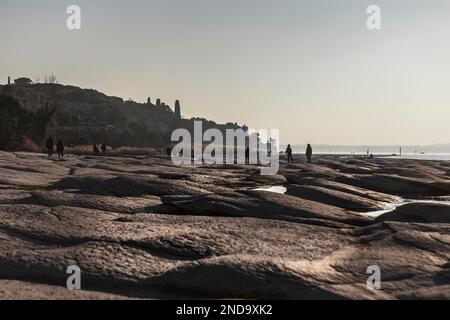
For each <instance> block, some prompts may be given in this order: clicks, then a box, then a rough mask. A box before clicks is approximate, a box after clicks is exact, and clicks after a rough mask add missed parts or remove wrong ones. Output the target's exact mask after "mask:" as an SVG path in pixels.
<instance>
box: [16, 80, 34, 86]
mask: <svg viewBox="0 0 450 320" xmlns="http://www.w3.org/2000/svg"><path fill="white" fill-rule="evenodd" d="M14 83H15V84H16V85H18V86H23V85H27V84H31V83H33V81H31V79H29V78H18V79H16V80H14Z"/></svg>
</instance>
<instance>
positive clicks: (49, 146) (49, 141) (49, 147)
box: [45, 136, 55, 158]
mask: <svg viewBox="0 0 450 320" xmlns="http://www.w3.org/2000/svg"><path fill="white" fill-rule="evenodd" d="M54 146H55V144H54V143H53V138H52V137H51V136H50V137H48V139H47V141H46V142H45V147H46V148H47V153H48V157H49V158H51V157H53V147H54Z"/></svg>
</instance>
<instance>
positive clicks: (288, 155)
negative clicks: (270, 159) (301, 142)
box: [286, 144, 294, 163]
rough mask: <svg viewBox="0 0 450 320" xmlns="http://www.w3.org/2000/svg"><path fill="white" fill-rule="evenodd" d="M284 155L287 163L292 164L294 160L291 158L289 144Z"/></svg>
mask: <svg viewBox="0 0 450 320" xmlns="http://www.w3.org/2000/svg"><path fill="white" fill-rule="evenodd" d="M286 154H287V159H288V163H293V162H294V158H293V157H292V148H291V145H290V144H288V146H287V148H286Z"/></svg>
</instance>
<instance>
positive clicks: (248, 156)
mask: <svg viewBox="0 0 450 320" xmlns="http://www.w3.org/2000/svg"><path fill="white" fill-rule="evenodd" d="M245 164H250V148H249V147H247V148H245Z"/></svg>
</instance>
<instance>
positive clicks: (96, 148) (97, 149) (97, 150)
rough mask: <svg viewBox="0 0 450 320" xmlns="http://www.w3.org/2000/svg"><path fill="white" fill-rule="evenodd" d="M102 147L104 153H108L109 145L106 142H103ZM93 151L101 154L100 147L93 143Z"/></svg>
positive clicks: (95, 153)
mask: <svg viewBox="0 0 450 320" xmlns="http://www.w3.org/2000/svg"><path fill="white" fill-rule="evenodd" d="M100 148H101V149H102V153H106V151H108V147H107V146H106V143H102V145H101V146H100ZM92 152H93V153H94V155H96V156H98V155H99V154H100V149H99V148H98V146H97V144H94V145H92Z"/></svg>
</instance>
